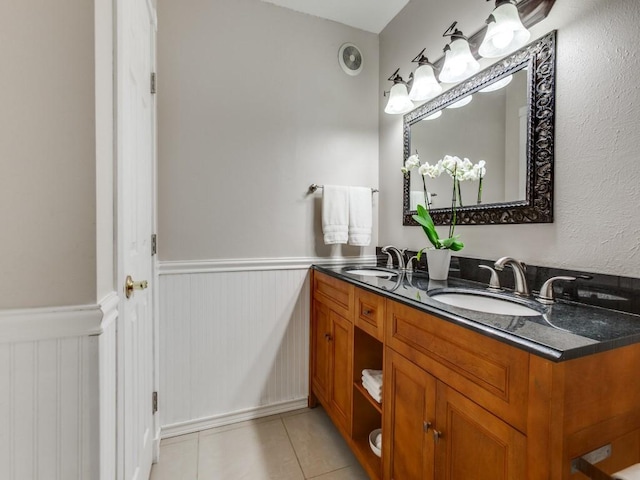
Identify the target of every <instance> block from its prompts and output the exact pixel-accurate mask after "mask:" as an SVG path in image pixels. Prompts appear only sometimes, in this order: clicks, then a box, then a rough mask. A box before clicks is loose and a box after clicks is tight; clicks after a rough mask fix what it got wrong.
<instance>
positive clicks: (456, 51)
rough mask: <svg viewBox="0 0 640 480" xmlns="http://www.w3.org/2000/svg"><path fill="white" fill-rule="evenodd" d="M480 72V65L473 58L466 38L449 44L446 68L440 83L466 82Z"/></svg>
mask: <svg viewBox="0 0 640 480" xmlns="http://www.w3.org/2000/svg"><path fill="white" fill-rule="evenodd" d="M478 70H480V64H479V63H478V61H477V60H476V59H475V58H473V55H472V54H471V49H470V48H469V42H467V41H466V40H465V39H464V38H456V39H455V40H453V41H452V42H451V43H450V44H449V49H448V50H447V51H446V53H445V55H444V66H443V67H442V71H441V72H440V81H441V82H444V83H456V82H461V81H462V80H466V79H467V78H469V77H470V76H471V75H473V74H474V73H477V72H478Z"/></svg>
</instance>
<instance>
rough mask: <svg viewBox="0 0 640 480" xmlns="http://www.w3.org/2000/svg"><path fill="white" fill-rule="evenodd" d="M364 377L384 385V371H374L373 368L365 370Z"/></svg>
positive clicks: (363, 371)
mask: <svg viewBox="0 0 640 480" xmlns="http://www.w3.org/2000/svg"><path fill="white" fill-rule="evenodd" d="M362 376H363V377H368V378H370V379H371V380H372V381H374V382H376V383H379V384H380V385H382V370H373V369H371V368H365V369H364V370H362Z"/></svg>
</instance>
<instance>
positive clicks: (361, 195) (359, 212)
mask: <svg viewBox="0 0 640 480" xmlns="http://www.w3.org/2000/svg"><path fill="white" fill-rule="evenodd" d="M372 218H373V213H372V207H371V189H370V188H367V187H349V245H355V246H359V247H366V246H367V245H370V244H371V226H372V224H373V220H372Z"/></svg>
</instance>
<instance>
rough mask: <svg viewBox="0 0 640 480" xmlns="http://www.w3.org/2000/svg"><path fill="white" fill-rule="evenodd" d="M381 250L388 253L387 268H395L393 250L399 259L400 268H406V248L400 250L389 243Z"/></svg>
mask: <svg viewBox="0 0 640 480" xmlns="http://www.w3.org/2000/svg"><path fill="white" fill-rule="evenodd" d="M380 251H381V252H382V253H386V254H387V268H393V257H392V256H391V252H393V253H395V254H396V258H397V259H398V269H399V270H404V268H405V266H404V250H400V249H399V248H397V247H394V246H393V245H387V246H386V247H382V248H381V250H380Z"/></svg>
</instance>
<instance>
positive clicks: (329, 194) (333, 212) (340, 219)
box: [322, 185, 349, 245]
mask: <svg viewBox="0 0 640 480" xmlns="http://www.w3.org/2000/svg"><path fill="white" fill-rule="evenodd" d="M348 232H349V187H341V186H336V185H325V186H324V189H323V193H322V233H324V243H325V244H326V245H332V244H334V243H347V240H348V239H349V235H348Z"/></svg>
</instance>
